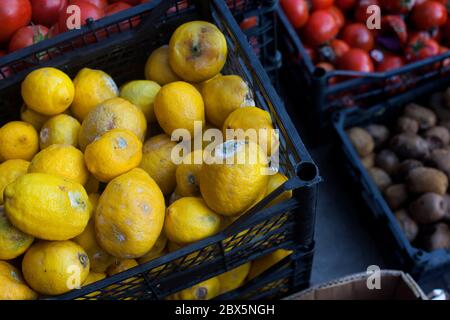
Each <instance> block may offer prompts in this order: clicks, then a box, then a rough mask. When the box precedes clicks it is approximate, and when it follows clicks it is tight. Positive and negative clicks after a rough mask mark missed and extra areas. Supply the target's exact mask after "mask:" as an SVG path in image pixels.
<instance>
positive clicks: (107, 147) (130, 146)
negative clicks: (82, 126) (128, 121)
mask: <svg viewBox="0 0 450 320" xmlns="http://www.w3.org/2000/svg"><path fill="white" fill-rule="evenodd" d="M84 159H85V161H86V165H87V167H88V169H89V172H91V173H92V174H93V175H94V177H95V178H96V179H98V180H99V181H102V182H108V181H111V180H112V179H114V178H115V177H117V176H119V175H121V174H123V173H125V172H128V171H130V170H131V169H133V168H136V167H137V166H138V165H139V163H140V162H141V159H142V142H141V141H140V140H139V139H138V137H136V135H135V134H134V133H133V132H131V131H129V130H124V129H113V130H111V131H108V132H106V133H105V134H103V135H102V136H101V137H100V139H98V140H96V141H94V142H93V143H91V144H89V145H88V146H87V147H86V150H85V153H84Z"/></svg>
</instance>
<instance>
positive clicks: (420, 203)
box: [408, 192, 447, 224]
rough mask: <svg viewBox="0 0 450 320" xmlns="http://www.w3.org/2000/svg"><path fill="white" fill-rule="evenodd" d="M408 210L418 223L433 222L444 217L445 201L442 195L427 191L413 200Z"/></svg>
mask: <svg viewBox="0 0 450 320" xmlns="http://www.w3.org/2000/svg"><path fill="white" fill-rule="evenodd" d="M408 212H409V214H410V215H411V217H412V218H413V219H414V220H415V221H417V222H419V223H424V224H427V223H434V222H437V221H439V220H441V219H442V218H444V216H445V213H446V212H447V203H446V202H445V199H444V197H443V196H442V195H440V194H437V193H433V192H428V193H425V194H423V195H421V196H420V197H419V198H418V199H416V200H415V201H413V202H412V203H411V204H410V206H409V208H408Z"/></svg>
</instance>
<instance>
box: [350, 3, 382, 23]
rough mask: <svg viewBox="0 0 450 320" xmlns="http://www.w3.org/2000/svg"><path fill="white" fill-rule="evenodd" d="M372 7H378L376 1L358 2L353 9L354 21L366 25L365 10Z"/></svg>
mask: <svg viewBox="0 0 450 320" xmlns="http://www.w3.org/2000/svg"><path fill="white" fill-rule="evenodd" d="M372 5H377V6H379V2H378V0H360V1H359V2H358V4H357V5H356V8H355V19H356V21H358V22H361V23H366V22H367V19H368V18H369V14H367V8H368V7H369V6H372Z"/></svg>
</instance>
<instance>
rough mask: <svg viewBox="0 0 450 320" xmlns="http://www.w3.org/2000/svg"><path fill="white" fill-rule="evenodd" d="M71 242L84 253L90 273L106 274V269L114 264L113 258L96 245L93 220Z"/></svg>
mask: <svg viewBox="0 0 450 320" xmlns="http://www.w3.org/2000/svg"><path fill="white" fill-rule="evenodd" d="M72 241H74V242H76V243H78V244H79V245H80V246H81V247H82V248H83V249H84V250H85V251H86V254H87V255H88V257H89V262H90V264H91V270H92V271H94V272H106V269H108V267H109V266H110V265H111V264H112V263H113V262H114V257H113V256H111V255H110V254H108V253H107V252H106V251H105V250H103V249H102V248H101V247H100V246H99V245H98V242H97V239H96V235H95V225H94V219H91V220H90V221H89V223H88V225H87V226H86V228H85V229H84V231H83V232H82V233H81V234H80V235H78V236H76V237H75V238H73V239H72Z"/></svg>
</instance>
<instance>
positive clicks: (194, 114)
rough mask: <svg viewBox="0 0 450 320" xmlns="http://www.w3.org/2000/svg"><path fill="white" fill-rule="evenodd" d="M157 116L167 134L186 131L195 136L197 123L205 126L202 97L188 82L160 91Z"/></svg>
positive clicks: (171, 84)
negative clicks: (181, 130) (180, 130)
mask: <svg viewBox="0 0 450 320" xmlns="http://www.w3.org/2000/svg"><path fill="white" fill-rule="evenodd" d="M154 109H155V115H156V119H157V120H158V123H159V125H160V126H161V128H162V129H163V130H164V132H165V133H167V134H168V135H171V134H172V133H173V132H174V131H175V130H177V129H185V130H187V131H188V132H189V133H190V134H191V137H193V136H194V125H195V122H198V123H200V124H201V125H202V126H203V125H204V124H205V106H204V103H203V98H202V95H201V94H200V93H199V92H198V90H197V89H195V87H194V86H193V85H191V84H189V83H187V82H183V81H176V82H171V83H169V84H166V85H165V86H163V87H162V88H161V90H159V92H158V94H157V95H156V98H155V103H154Z"/></svg>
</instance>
